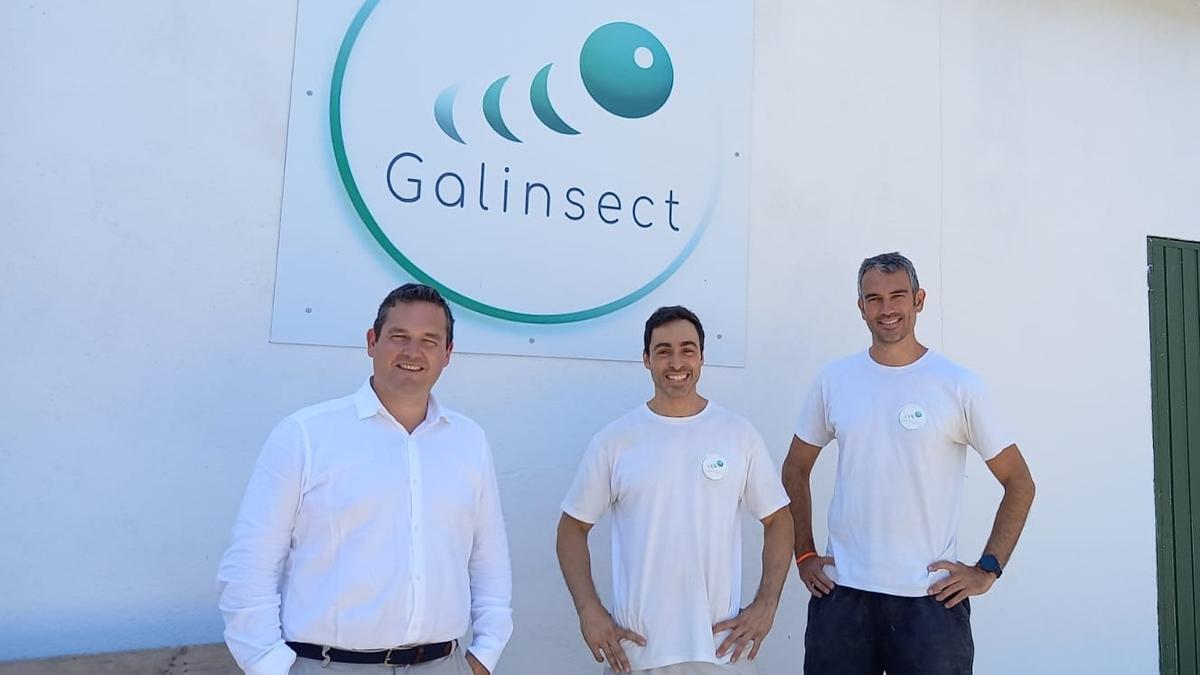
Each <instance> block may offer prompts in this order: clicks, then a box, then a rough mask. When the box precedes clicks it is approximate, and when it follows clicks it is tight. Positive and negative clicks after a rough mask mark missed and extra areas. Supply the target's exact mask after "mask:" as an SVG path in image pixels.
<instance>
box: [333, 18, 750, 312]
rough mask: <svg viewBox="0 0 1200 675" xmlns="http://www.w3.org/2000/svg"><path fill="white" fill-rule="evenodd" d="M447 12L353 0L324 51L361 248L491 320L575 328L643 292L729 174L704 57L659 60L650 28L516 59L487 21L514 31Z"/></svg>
mask: <svg viewBox="0 0 1200 675" xmlns="http://www.w3.org/2000/svg"><path fill="white" fill-rule="evenodd" d="M629 6H630V8H631V9H632V10H633V11H634V12H637V11H639V10H638V9H637V8H638V5H637V4H635V3H630V4H629ZM453 11H454V10H453V8H447V7H446V6H444V5H443V4H439V3H415V2H405V1H403V0H367V1H366V3H365V4H364V5H362V7H361V8H360V9H359V11H358V13H357V15H356V16H355V17H354V19H353V21H352V22H351V24H350V26H349V28H348V30H347V32H346V33H345V35H344V37H343V38H342V41H341V47H340V49H339V51H338V54H337V59H336V62H335V64H334V69H333V76H332V80H331V87H330V100H329V128H330V135H331V140H332V148H333V155H334V159H335V161H336V165H337V178H338V179H339V180H340V182H341V184H342V187H343V188H344V191H345V193H346V195H347V197H348V198H349V200H350V203H351V205H352V206H353V208H354V211H355V214H356V215H357V217H358V219H359V220H361V222H362V224H363V225H364V226H365V227H366V230H367V232H369V233H370V236H371V238H372V240H373V241H374V242H375V244H377V245H378V246H379V248H380V249H381V250H382V251H383V252H384V253H386V255H387V256H388V257H389V258H390V259H391V261H393V262H394V263H395V264H397V265H399V266H400V267H401V268H403V269H404V270H405V271H406V272H407V273H408V274H409V275H410V276H412V277H413V278H414V279H416V280H417V281H420V282H422V283H426V284H429V285H431V286H434V287H435V288H438V289H439V290H440V291H441V292H442V293H443V295H445V296H446V297H447V298H448V299H449V300H451V301H453V302H455V303H456V304H459V305H461V306H463V307H466V308H467V309H470V310H473V311H475V312H478V313H481V314H484V315H487V316H491V317H495V318H499V319H502V320H506V321H513V322H519V323H531V324H569V323H574V322H579V321H586V320H589V319H595V318H598V317H601V316H604V315H606V314H610V313H613V312H616V311H618V310H620V309H622V308H625V307H628V306H629V305H631V304H633V303H635V302H637V301H638V300H641V299H642V298H645V297H646V296H647V295H649V294H650V293H652V292H654V291H655V290H656V289H658V288H659V287H660V286H662V285H663V284H664V283H666V282H667V281H668V280H669V279H670V278H671V277H672V276H673V275H674V274H675V273H676V272H677V271H678V270H679V269H680V267H681V266H682V265H683V264H684V263H685V262H686V261H687V260H688V258H689V257H690V256H691V255H692V253H693V252H694V251H695V249H696V248H697V246H698V245H699V244H700V242H701V240H702V239H703V237H704V234H705V232H706V230H707V229H708V228H709V226H710V224H711V223H712V221H713V219H714V214H715V213H716V212H717V211H718V206H719V203H720V196H721V194H722V192H723V189H722V188H723V180H724V178H725V173H726V172H725V170H724V167H725V164H727V163H728V162H730V161H735V160H734V159H733V157H734V154H735V153H733V152H730V151H729V148H728V147H727V146H723V145H722V144H721V143H720V142H717V141H720V140H722V139H723V137H722V136H721V126H720V123H719V122H720V119H719V114H718V113H719V112H720V111H721V110H722V107H723V106H727V105H728V104H727V102H726V101H724V100H723V99H722V92H721V89H720V87H718V86H711V87H710V86H707V85H710V84H712V82H711V81H707V80H706V78H701V77H699V76H698V75H697V74H696V73H699V72H704V71H705V69H707V70H708V71H709V72H706V76H711V75H712V73H711V71H713V70H716V71H718V72H717V75H716V77H717V78H718V81H719V77H720V76H721V74H720V72H719V71H720V69H721V64H720V55H719V53H715V54H714V53H710V51H711V50H701V49H697V47H696V44H695V43H691V42H689V41H688V40H682V41H681V42H682V43H683V44H685V45H686V48H684V49H682V50H679V49H676V48H675V46H672V48H671V50H670V51H669V50H668V47H667V45H670V44H672V39H671V37H672V36H671V35H670V34H669V31H668V34H664V33H663V32H662V30H663V29H664V26H667V27H669V23H668V22H664V21H663V20H662V18H661V17H659V19H658V21H657V22H655V21H653V20H646V19H638V18H637V17H628V16H626V17H621V18H620V19H621V20H610V21H607V22H604V21H602V22H598V23H599V26H598V27H595V26H596V25H597V24H596V23H592V24H591V25H590V26H587V27H583V29H582V30H577V29H578V28H579V26H578V25H573V26H572V30H571V31H567V30H562V29H558V30H547V31H545V32H544V34H543V35H542V37H543V38H544V40H545V44H542V43H541V42H539V40H538V38H537V37H536V36H535V37H533V38H530V39H529V40H528V41H527V42H528V44H527V43H524V42H523V43H519V44H517V43H515V42H514V41H513V39H512V35H515V34H516V33H517V31H511V32H505V31H503V30H499V29H498V28H497V27H496V26H493V25H489V24H487V23H486V22H487V21H488V20H489V19H490V20H494V21H496V22H502V21H511V22H516V21H518V20H520V16H521V13H520V12H517V11H516V10H515V9H513V8H508V7H499V6H497V7H492V6H490V5H489V6H486V7H484V8H481V10H480V12H483V13H490V14H488V16H487V17H483V18H481V17H477V16H473V17H472V21H471V22H465V23H464V22H462V21H456V20H454V18H455V17H453V16H452V15H451V14H450V13H451V12H453ZM439 12H441V13H442V14H439ZM560 14H562V15H563V16H566V17H567V19H561V18H560V20H563V21H567V20H569V19H570V18H571V17H570V16H569V15H568V14H567V13H565V12H563V13H560ZM514 17H516V18H514ZM614 18H616V17H614ZM652 18H653V17H652ZM717 21H719V19H713V22H714V24H715V23H716V22H717ZM514 25H517V24H516V23H514ZM572 35H576V36H578V37H576V38H574V39H571V36H572ZM674 37H675V38H676V39H678V38H679V37H680V34H678V33H677V34H675V35H674ZM568 40H569V42H568ZM576 63H577V64H578V67H577V68H575V67H573V65H574V64H576ZM488 71H491V72H488ZM747 75H748V74H747ZM497 76H499V77H497ZM476 77H479V78H482V79H478V80H476V79H473V78H476ZM451 82H453V84H450V85H449V86H447V83H451ZM430 101H432V103H433V105H432V108H433V114H432V116H430V114H429V110H430V108H429V104H430ZM739 191H740V189H739Z"/></svg>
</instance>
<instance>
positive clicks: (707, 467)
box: [700, 454, 729, 480]
mask: <svg viewBox="0 0 1200 675" xmlns="http://www.w3.org/2000/svg"><path fill="white" fill-rule="evenodd" d="M700 466H701V469H702V470H703V471H704V476H705V477H706V478H708V479H709V480H721V479H722V478H724V477H725V474H726V473H729V466H728V465H727V464H726V463H725V458H724V457H721V456H720V455H715V454H709V455H705V456H704V461H703V463H702V464H701V465H700Z"/></svg>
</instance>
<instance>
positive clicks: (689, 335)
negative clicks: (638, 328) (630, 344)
mask: <svg viewBox="0 0 1200 675" xmlns="http://www.w3.org/2000/svg"><path fill="white" fill-rule="evenodd" d="M642 362H643V363H644V364H645V366H646V369H647V370H649V371H650V377H651V379H653V380H654V391H655V392H656V393H659V394H663V395H666V396H670V397H672V398H676V397H679V398H683V397H688V396H691V395H693V394H694V393H695V392H696V383H697V382H698V381H699V380H700V368H701V367H702V366H703V365H704V355H703V354H701V352H700V334H699V333H698V332H696V327H695V326H693V325H692V322H691V321H686V320H683V319H680V320H678V321H672V322H670V323H665V324H663V325H661V326H659V327H658V328H655V329H654V330H653V332H651V333H650V351H649V352H648V353H646V354H643V355H642Z"/></svg>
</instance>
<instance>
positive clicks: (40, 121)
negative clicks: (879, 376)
mask: <svg viewBox="0 0 1200 675" xmlns="http://www.w3.org/2000/svg"><path fill="white" fill-rule="evenodd" d="M757 23H758V26H757V50H756V53H755V59H756V70H755V117H754V124H755V126H754V148H753V150H754V152H753V182H752V199H753V207H752V212H751V220H752V222H751V251H750V255H751V276H750V298H749V302H750V316H749V334H748V344H749V352H748V357H747V367H746V368H745V369H718V368H710V369H709V370H707V371H706V372H705V375H704V383H703V385H704V387H703V388H704V390H705V391H706V392H707V393H708V394H709V395H710V396H711V397H712V398H714V399H718V400H720V401H722V402H724V403H725V404H727V405H729V406H732V407H734V408H736V409H740V410H742V411H744V412H745V413H747V414H748V415H749V416H751V417H752V418H753V420H754V421H755V422H756V423H757V424H758V426H759V428H760V430H761V431H762V432H763V434H764V435H765V436H766V437H767V438H768V440H769V441H770V442H771V443H772V444H773V447H774V450H775V452H776V459H777V460H782V455H783V452H784V449H785V447H786V444H787V442H788V439H789V436H790V422H791V417H792V415H793V411H794V410H795V409H796V407H797V406H798V404H799V401H800V398H801V395H802V392H803V390H804V388H805V387H806V386H807V385H808V382H809V380H810V378H811V377H812V375H813V374H814V373H815V371H816V369H817V368H818V367H819V365H820V364H821V363H822V362H824V361H825V360H827V359H829V358H832V357H834V356H836V355H840V354H843V353H846V352H848V351H852V350H856V349H858V348H860V347H862V346H863V345H864V344H865V342H866V333H865V331H864V330H863V329H862V327H861V324H860V323H859V322H858V319H857V316H856V313H855V310H854V307H853V296H854V291H853V273H854V269H855V266H856V265H857V262H858V261H859V260H860V259H861V258H862V257H864V256H866V255H869V254H873V253H877V252H880V251H884V250H890V249H894V248H899V249H901V250H903V251H906V252H908V253H910V254H911V256H912V257H913V258H914V259H915V260H916V262H917V264H918V266H919V270H920V271H921V273H922V278H923V281H924V285H925V286H926V287H927V288H928V289H929V292H930V296H931V303H930V306H929V307H928V309H927V311H926V313H925V314H924V315H923V317H922V323H921V326H920V331H919V332H920V334H921V335H922V337H923V338H924V340H925V341H926V342H927V343H929V344H930V345H932V346H934V347H936V348H941V349H944V350H945V351H947V352H948V353H949V354H950V355H951V356H952V357H955V358H958V359H960V360H961V361H963V362H965V363H967V364H968V365H970V366H972V367H974V368H975V369H977V370H978V371H980V372H982V373H983V374H984V375H985V376H986V377H987V378H988V379H989V380H990V382H991V384H992V387H993V389H994V390H995V392H996V393H997V395H998V397H999V398H1000V400H1001V403H1002V405H1003V407H1004V408H1005V409H1006V410H1007V412H1008V413H1009V416H1010V417H1011V419H1012V421H1013V424H1014V426H1015V427H1016V428H1017V429H1018V430H1019V433H1020V437H1021V439H1022V446H1023V448H1024V450H1025V452H1026V455H1027V457H1028V458H1029V460H1030V463H1031V465H1032V468H1033V471H1034V474H1035V478H1036V479H1037V480H1038V486H1039V498H1038V502H1037V504H1035V507H1034V512H1033V515H1032V518H1031V521H1030V525H1029V527H1028V529H1027V530H1026V535H1025V537H1024V539H1023V540H1022V543H1021V546H1020V547H1019V548H1018V551H1017V555H1016V557H1015V558H1014V560H1013V562H1012V565H1011V567H1010V568H1009V571H1008V573H1007V574H1006V575H1005V577H1004V579H1003V581H1002V582H1001V583H1000V584H998V585H997V587H996V588H995V590H994V591H993V592H992V593H991V594H989V595H987V596H985V597H982V598H979V599H978V601H977V602H976V603H975V614H974V624H975V634H976V643H977V646H978V658H977V672H980V673H1018V672H1019V673H1057V672H1081V673H1082V672H1086V673H1149V672H1154V671H1155V670H1156V667H1157V666H1156V664H1157V629H1156V613H1155V601H1156V600H1155V597H1156V585H1155V576H1154V575H1155V569H1154V543H1155V542H1154V518H1153V491H1152V480H1151V453H1152V449H1151V441H1150V394H1149V367H1148V366H1149V342H1148V315H1147V303H1146V277H1145V265H1146V257H1145V256H1146V254H1145V237H1146V236H1147V235H1149V234H1153V235H1165V236H1175V237H1181V238H1190V239H1200V222H1198V221H1200V216H1198V215H1197V214H1200V190H1196V189H1195V177H1196V176H1197V175H1200V132H1197V130H1196V129H1197V126H1196V120H1200V88H1197V87H1196V86H1195V83H1196V82H1197V81H1198V76H1200V7H1198V6H1197V5H1196V4H1195V3H1194V2H1190V1H1188V0H1136V1H1134V0H1129V1H1118V0H1026V1H1024V2H1018V1H1005V2H1000V1H995V2H984V1H982V0H949V1H943V2H937V1H935V0H913V1H911V2H906V3H892V2H885V1H883V0H853V1H848V0H824V1H818V0H759V2H758V8H757ZM294 25H295V6H294V2H289V1H288V0H271V1H270V2H255V3H232V2H223V3H185V2H174V3H170V2H157V1H151V0H141V1H135V0H123V1H120V2H109V3H86V2H70V1H67V0H60V1H58V2H51V1H45V0H25V1H24V2H20V3H4V4H3V5H0V64H3V65H4V67H3V68H0V91H2V92H4V95H3V105H0V223H2V224H3V232H4V242H5V243H4V245H3V246H0V321H3V324H2V326H3V330H2V331H0V347H2V349H3V353H4V355H5V356H4V358H3V359H0V397H2V400H3V403H4V405H3V408H2V409H3V411H4V412H3V418H2V422H3V431H2V432H0V495H2V496H0V507H2V511H0V513H3V516H2V517H0V542H3V543H2V544H0V599H2V600H0V659H11V658H23V657H34V656H45V655H54V654H61V653H70V652H86V651H102V650H104V651H106V650H114V649H123V648H134V647H149V646H159V645H173V644H182V643H191V642H205V641H215V640H218V639H219V637H220V618H219V616H218V614H217V612H216V610H215V606H214V605H215V584H214V581H213V577H214V572H215V567H216V562H217V559H218V557H219V556H220V554H221V552H222V549H223V547H224V544H225V540H226V535H227V532H228V527H229V524H230V523H231V521H232V518H233V514H234V511H235V509H236V507H237V502H238V499H239V497H240V494H241V491H242V488H243V486H244V484H245V481H246V478H247V477H248V473H249V470H250V467H251V464H252V462H253V460H254V457H255V454H256V453H257V450H258V445H259V444H260V443H261V441H262V439H263V437H264V435H265V434H266V432H267V431H268V429H269V428H270V427H271V425H272V424H274V422H275V421H276V420H278V418H280V417H281V416H283V415H285V414H286V413H287V412H289V411H291V410H293V409H295V408H297V407H300V406H302V405H304V404H306V403H309V402H313V401H317V400H321V399H324V398H329V397H332V396H336V395H340V394H342V393H344V392H347V391H349V390H351V389H352V388H353V387H355V386H357V384H358V383H359V381H360V379H361V378H362V377H363V376H364V375H365V374H366V372H367V367H368V362H367V361H366V359H365V356H364V353H363V352H362V351H361V350H353V349H332V348H313V347H295V346H284V345H271V344H269V343H268V342H267V333H268V326H269V319H270V311H271V297H272V290H273V283H274V279H273V277H274V263H275V245H276V237H277V231H278V230H277V228H278V209H279V200H280V194H281V187H282V160H283V151H284V133H285V126H286V121H287V100H288V92H289V85H290V83H289V77H290V67H291V58H292V54H291V48H292V42H291V41H292V31H293V28H294ZM386 290H387V289H380V294H381V295H382V293H384V292H385V291H386ZM369 319H370V317H363V322H364V327H365V325H366V323H367V322H368V320H369ZM639 338H640V336H637V335H630V336H629V339H630V351H631V354H636V352H637V350H638V349H639V345H638V340H639ZM648 390H649V384H648V379H647V377H646V376H645V374H644V371H643V370H642V369H641V367H640V366H639V365H637V364H632V363H604V362H589V361H573V360H558V359H534V358H510V357H495V356H472V355H457V356H456V357H455V359H454V361H453V363H452V365H451V367H450V368H449V369H448V370H447V371H446V373H445V375H444V376H443V381H442V383H441V385H440V391H441V393H442V395H443V396H444V398H445V399H447V400H449V401H452V402H453V404H454V405H455V406H456V407H457V408H459V409H461V410H463V411H464V412H467V413H468V414H470V415H472V416H474V417H475V418H476V419H477V420H479V421H480V422H481V423H482V424H483V425H484V426H485V427H486V428H487V429H488V430H489V431H490V433H491V435H492V440H493V445H494V447H495V449H496V454H497V462H498V465H499V468H500V471H501V489H502V491H503V492H504V500H505V504H504V506H505V510H506V515H507V518H508V521H509V525H510V536H511V539H512V544H513V551H514V565H515V572H516V592H517V598H516V602H515V604H516V612H517V622H518V623H517V633H516V635H515V637H514V639H513V641H512V643H511V645H510V648H509V651H508V652H507V655H506V656H505V659H504V661H503V662H502V666H501V668H500V673H501V675H510V674H516V675H526V674H531V675H551V674H554V675H557V674H559V673H575V672H591V669H590V666H588V665H587V664H588V663H589V662H590V658H589V657H588V656H587V654H586V652H585V650H584V648H583V646H582V644H581V642H580V641H579V639H578V636H577V634H576V631H575V625H576V624H575V619H574V615H573V612H572V610H571V607H570V602H569V600H568V598H567V595H566V592H565V589H564V588H563V587H562V584H561V582H560V581H559V580H558V572H557V568H556V563H555V562H554V557H553V540H552V539H553V535H552V532H553V528H554V524H555V522H556V519H557V517H558V511H557V504H558V501H559V499H560V497H561V493H562V492H563V490H564V489H565V487H566V484H567V482H568V480H569V478H570V475H571V474H572V472H573V470H574V466H575V463H576V461H577V458H578V455H579V453H580V452H581V450H582V448H583V446H584V445H585V443H586V441H587V439H588V438H589V437H590V435H591V434H592V433H593V432H594V431H595V430H596V429H597V428H599V427H600V426H601V425H602V424H603V423H605V422H606V421H607V420H609V419H611V418H613V417H615V416H616V415H618V414H620V413H621V412H623V411H624V410H626V409H627V408H629V407H631V406H633V405H635V404H636V403H637V402H638V401H639V400H641V399H642V398H643V397H645V396H646V395H647V393H648ZM585 401H586V403H583V404H581V403H582V402H585ZM833 462H834V457H833V455H832V453H829V454H828V456H825V457H823V458H822V460H821V461H820V462H819V467H818V476H817V482H818V487H817V490H816V494H817V499H818V501H819V502H825V501H827V499H828V496H829V493H830V479H831V472H832V466H833ZM969 474H970V475H969V477H968V483H969V485H968V492H969V498H968V503H967V506H966V513H965V515H964V519H963V527H962V542H963V543H962V548H963V556H964V557H968V558H969V557H971V556H973V555H974V554H975V553H976V552H977V551H978V549H979V547H980V546H981V545H982V542H983V540H984V539H985V538H986V534H987V530H988V527H989V525H990V519H991V516H992V514H993V512H994V507H995V503H996V500H997V499H998V490H997V488H996V487H995V485H994V482H993V481H992V479H991V478H990V477H989V476H988V474H987V472H986V469H985V468H984V467H983V465H982V464H981V463H979V462H978V461H977V460H976V461H972V463H971V464H970V465H969ZM819 510H820V511H822V513H821V515H822V516H823V510H822V509H819ZM818 529H819V530H821V531H820V532H819V536H820V537H823V529H824V528H823V526H820V525H819V527H818ZM598 544H599V546H598V548H599V549H600V550H601V551H607V545H606V544H605V543H603V542H602V541H601V542H598ZM756 544H757V541H756V540H754V538H753V537H752V538H751V541H748V547H747V548H748V552H747V555H746V559H747V564H748V566H750V568H751V569H752V570H754V572H753V573H751V574H749V575H748V576H750V577H754V576H756V571H757V553H756V552H755V551H753V550H752V548H753V546H754V545H756ZM596 557H597V560H598V563H599V564H598V568H599V569H598V573H599V574H601V575H604V574H606V573H607V564H606V554H605V553H598V555H597V556H596ZM602 585H607V584H602ZM802 591H803V589H802V588H801V586H800V584H798V583H796V582H795V579H794V578H793V579H792V580H791V581H790V582H789V585H788V587H787V588H786V589H785V593H784V595H785V597H784V605H783V608H782V609H781V611H780V614H779V617H778V619H777V622H776V628H775V632H774V633H773V635H772V636H771V638H770V639H769V641H768V643H767V646H766V647H765V651H764V653H763V655H762V657H761V658H762V663H763V664H764V668H763V669H764V673H771V672H785V670H784V666H785V665H788V666H790V664H792V663H794V662H795V661H796V660H797V659H798V658H799V657H800V650H801V644H802V640H803V631H804V598H803V593H802ZM792 669H793V667H789V668H788V669H787V670H786V672H791V671H792Z"/></svg>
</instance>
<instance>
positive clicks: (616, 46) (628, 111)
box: [579, 21, 675, 118]
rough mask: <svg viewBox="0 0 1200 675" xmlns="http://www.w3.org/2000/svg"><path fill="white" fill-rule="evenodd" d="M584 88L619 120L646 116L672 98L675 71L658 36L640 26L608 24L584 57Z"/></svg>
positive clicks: (585, 49) (581, 60) (584, 51)
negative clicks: (619, 118) (620, 118)
mask: <svg viewBox="0 0 1200 675" xmlns="http://www.w3.org/2000/svg"><path fill="white" fill-rule="evenodd" d="M579 74H580V76H581V77H582V78H583V86H584V87H585V88H586V89H587V92H588V94H590V95H591V97H592V99H593V100H594V101H596V103H598V104H600V107H601V108H604V109H605V110H607V111H608V112H610V113H612V114H614V115H617V116H619V117H627V118H638V117H646V116H647V115H650V114H652V113H654V112H655V111H656V110H658V109H659V108H661V107H662V106H663V104H664V103H666V102H667V99H668V98H670V96H671V88H672V86H674V84H675V68H674V66H673V65H672V64H671V55H670V54H668V53H667V48H666V47H664V46H663V44H662V42H660V41H659V39H658V38H657V37H655V36H654V33H651V32H650V31H648V30H646V29H645V28H642V27H641V26H638V25H637V24H632V23H626V22H623V21H618V22H615V23H610V24H605V25H603V26H601V27H599V28H597V29H596V30H594V31H592V34H591V35H589V36H588V39H587V41H585V42H584V43H583V49H582V50H581V51H580V53H579Z"/></svg>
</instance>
